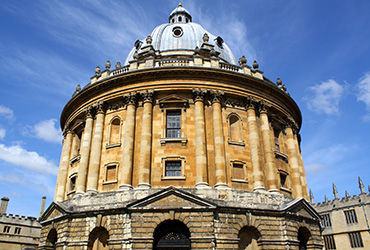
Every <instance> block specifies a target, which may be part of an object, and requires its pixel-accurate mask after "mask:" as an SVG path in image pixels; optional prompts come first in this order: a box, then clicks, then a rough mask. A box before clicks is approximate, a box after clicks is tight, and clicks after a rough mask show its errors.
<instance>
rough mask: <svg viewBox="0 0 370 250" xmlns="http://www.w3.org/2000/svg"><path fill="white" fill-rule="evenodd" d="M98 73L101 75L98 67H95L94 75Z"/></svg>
mask: <svg viewBox="0 0 370 250" xmlns="http://www.w3.org/2000/svg"><path fill="white" fill-rule="evenodd" d="M100 73H101V70H100V67H99V66H96V68H95V75H100Z"/></svg>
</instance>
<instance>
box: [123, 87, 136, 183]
mask: <svg viewBox="0 0 370 250" xmlns="http://www.w3.org/2000/svg"><path fill="white" fill-rule="evenodd" d="M125 99H126V103H127V111H126V122H125V133H124V142H123V154H122V167H121V184H120V186H119V188H120V189H124V190H129V189H132V169H133V158H134V139H135V120H136V117H135V114H136V104H137V98H136V93H130V94H128V95H126V96H125Z"/></svg>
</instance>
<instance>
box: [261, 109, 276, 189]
mask: <svg viewBox="0 0 370 250" xmlns="http://www.w3.org/2000/svg"><path fill="white" fill-rule="evenodd" d="M267 109H268V107H267V105H266V104H265V103H262V104H261V105H260V119H261V131H262V142H263V149H264V152H265V166H266V170H267V176H266V180H267V186H268V190H269V191H270V192H278V191H279V190H278V178H277V176H278V175H277V169H276V167H275V153H274V138H273V137H272V135H273V132H272V131H271V126H270V122H269V118H268V115H267Z"/></svg>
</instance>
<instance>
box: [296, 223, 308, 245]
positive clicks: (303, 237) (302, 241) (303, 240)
mask: <svg viewBox="0 0 370 250" xmlns="http://www.w3.org/2000/svg"><path fill="white" fill-rule="evenodd" d="M308 238H309V231H308V230H307V229H306V228H300V229H299V230H298V241H299V250H306V249H307V241H308Z"/></svg>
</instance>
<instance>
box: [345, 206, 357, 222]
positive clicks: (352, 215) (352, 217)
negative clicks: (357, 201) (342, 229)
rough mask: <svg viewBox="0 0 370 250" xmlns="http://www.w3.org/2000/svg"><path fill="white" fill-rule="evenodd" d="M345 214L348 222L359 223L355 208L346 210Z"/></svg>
mask: <svg viewBox="0 0 370 250" xmlns="http://www.w3.org/2000/svg"><path fill="white" fill-rule="evenodd" d="M344 215H345V216H346V221H347V224H353V223H357V216H356V211H355V210H354V209H351V210H347V211H344Z"/></svg>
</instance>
